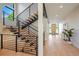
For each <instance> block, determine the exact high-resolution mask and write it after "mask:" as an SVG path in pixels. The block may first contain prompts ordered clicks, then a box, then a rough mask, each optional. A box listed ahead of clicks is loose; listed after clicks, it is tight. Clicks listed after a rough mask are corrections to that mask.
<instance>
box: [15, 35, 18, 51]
mask: <svg viewBox="0 0 79 59" xmlns="http://www.w3.org/2000/svg"><path fill="white" fill-rule="evenodd" d="M17 39H18V36H17V35H16V39H15V40H16V52H17Z"/></svg>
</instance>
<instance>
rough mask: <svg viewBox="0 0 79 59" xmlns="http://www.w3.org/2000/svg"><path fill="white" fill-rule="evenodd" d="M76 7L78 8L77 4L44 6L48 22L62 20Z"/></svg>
mask: <svg viewBox="0 0 79 59" xmlns="http://www.w3.org/2000/svg"><path fill="white" fill-rule="evenodd" d="M77 6H79V4H78V3H46V4H45V7H46V11H47V16H48V19H49V20H50V21H51V20H56V19H64V18H65V17H66V16H67V15H69V14H70V13H71V12H72V11H73V10H74V9H75V8H76V7H77Z"/></svg>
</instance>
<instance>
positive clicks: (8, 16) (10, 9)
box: [2, 4, 14, 25]
mask: <svg viewBox="0 0 79 59" xmlns="http://www.w3.org/2000/svg"><path fill="white" fill-rule="evenodd" d="M2 11H3V25H5V24H6V23H9V22H12V21H14V4H8V5H5V6H3V8H2Z"/></svg>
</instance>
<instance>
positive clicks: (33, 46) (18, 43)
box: [0, 34, 38, 56]
mask: <svg viewBox="0 0 79 59" xmlns="http://www.w3.org/2000/svg"><path fill="white" fill-rule="evenodd" d="M23 36H24V37H25V39H22V37H21V38H20V37H18V35H17V34H0V42H1V45H0V46H1V47H0V49H8V50H13V51H16V52H25V53H29V54H33V55H36V56H37V55H38V42H37V39H38V37H36V36H29V35H23Z"/></svg>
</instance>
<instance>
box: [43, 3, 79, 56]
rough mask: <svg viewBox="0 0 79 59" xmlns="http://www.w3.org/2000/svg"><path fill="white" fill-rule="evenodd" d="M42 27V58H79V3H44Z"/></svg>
mask: <svg viewBox="0 0 79 59" xmlns="http://www.w3.org/2000/svg"><path fill="white" fill-rule="evenodd" d="M43 26H44V30H43V37H44V38H43V43H44V44H43V46H44V47H43V55H44V56H79V3H44V4H43Z"/></svg>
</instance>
